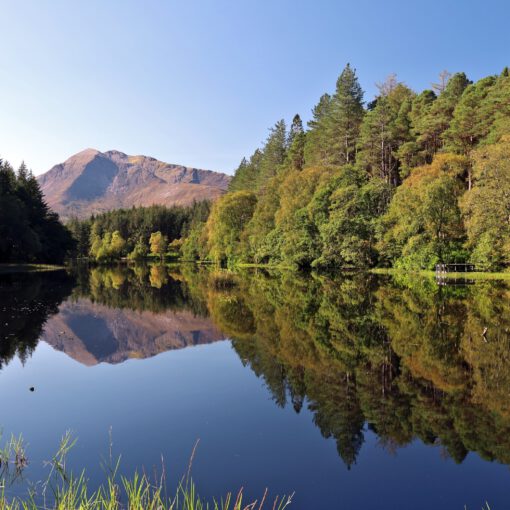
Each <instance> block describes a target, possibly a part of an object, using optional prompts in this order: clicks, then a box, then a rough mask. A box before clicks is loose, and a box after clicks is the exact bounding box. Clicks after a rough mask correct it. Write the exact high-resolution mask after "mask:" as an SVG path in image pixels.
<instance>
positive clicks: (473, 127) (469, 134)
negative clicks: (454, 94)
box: [443, 76, 496, 155]
mask: <svg viewBox="0 0 510 510" xmlns="http://www.w3.org/2000/svg"><path fill="white" fill-rule="evenodd" d="M495 82H496V79H495V77H494V76H489V77H487V78H483V79H482V80H480V81H478V82H477V83H474V84H471V85H469V86H468V87H467V88H466V90H465V91H464V93H463V94H462V97H461V98H460V101H459V102H458V104H457V106H456V107H455V110H454V112H453V119H452V121H451V123H450V127H449V128H448V130H447V131H446V132H445V133H444V135H443V138H444V140H445V142H446V148H447V149H448V150H451V151H454V152H458V153H461V154H466V155H467V154H469V152H470V151H471V150H472V149H473V148H474V147H475V146H476V145H477V144H478V142H479V141H480V140H481V139H482V138H483V137H484V136H486V135H487V134H488V132H489V129H490V126H489V125H488V123H489V124H490V117H492V115H489V116H488V117H489V118H487V116H484V115H483V112H482V109H481V105H482V103H483V102H484V100H485V98H486V97H487V94H489V93H490V91H491V89H492V87H493V86H494V83H495ZM487 121H489V122H487Z"/></svg>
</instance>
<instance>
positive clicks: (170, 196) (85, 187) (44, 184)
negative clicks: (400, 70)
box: [38, 148, 231, 218]
mask: <svg viewBox="0 0 510 510" xmlns="http://www.w3.org/2000/svg"><path fill="white" fill-rule="evenodd" d="M230 179H231V177H230V176H228V175H226V174H223V173H220V172H213V171H210V170H202V169H198V168H191V167H186V166H183V165H177V164H169V163H165V162H163V161H158V160H157V159H155V158H152V157H149V156H129V155H127V154H125V153H123V152H121V151H118V150H110V151H106V152H100V151H98V150H97V149H93V148H88V149H84V150H82V151H80V152H78V153H76V154H74V155H73V156H71V157H70V158H68V159H67V160H66V161H64V162H63V163H60V164H58V165H55V166H54V167H53V168H51V170H49V171H48V172H46V173H45V174H43V175H40V176H39V177H38V180H39V183H40V185H41V189H42V191H43V193H44V195H45V198H46V201H47V203H48V205H49V206H50V207H51V208H52V209H53V210H55V211H56V212H58V213H59V214H60V215H61V216H63V217H64V218H68V217H70V216H77V217H87V216H89V215H91V214H96V213H100V212H104V211H107V210H110V209H118V208H122V207H132V206H133V205H135V206H148V205H153V204H161V205H167V206H171V205H187V204H190V203H192V202H193V201H195V200H204V199H210V200H214V199H216V198H218V197H219V196H220V195H222V194H223V193H224V192H225V191H226V190H227V187H228V184H229V182H230Z"/></svg>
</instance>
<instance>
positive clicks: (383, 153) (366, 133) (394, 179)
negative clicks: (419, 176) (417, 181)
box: [358, 75, 414, 186]
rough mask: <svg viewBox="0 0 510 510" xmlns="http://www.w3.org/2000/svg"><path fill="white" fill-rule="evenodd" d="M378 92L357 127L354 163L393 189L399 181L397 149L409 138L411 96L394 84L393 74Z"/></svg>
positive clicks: (401, 85)
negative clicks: (359, 125) (356, 157)
mask: <svg viewBox="0 0 510 510" xmlns="http://www.w3.org/2000/svg"><path fill="white" fill-rule="evenodd" d="M381 91H382V92H381V94H380V95H379V96H378V97H377V101H376V104H375V107H374V108H373V109H372V110H371V111H369V112H368V113H367V114H366V115H365V117H364V119H363V123H362V125H361V129H360V138H359V142H358V149H359V154H358V162H359V164H360V165H361V167H362V168H364V169H365V170H366V171H367V172H368V173H369V174H370V175H372V176H374V175H377V176H379V177H380V178H381V179H384V180H385V182H387V183H388V184H392V185H393V186H396V185H397V184H398V183H399V181H400V173H399V168H400V160H399V157H398V150H399V148H400V146H401V145H403V144H404V143H405V142H408V141H409V140H410V139H411V134H410V123H409V121H408V113H409V109H410V105H411V100H412V98H413V96H414V94H413V92H412V91H411V90H410V89H409V88H408V87H406V86H405V85H403V84H398V83H397V84H395V82H394V76H393V75H392V76H391V81H390V82H389V83H386V84H383V85H381Z"/></svg>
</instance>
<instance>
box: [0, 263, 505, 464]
mask: <svg viewBox="0 0 510 510" xmlns="http://www.w3.org/2000/svg"><path fill="white" fill-rule="evenodd" d="M72 278H73V279H74V281H75V286H74V288H73V289H72V293H71V288H72V284H71V277H70V276H68V275H66V274H65V273H62V274H61V273H58V274H57V273H54V274H52V275H51V276H50V275H38V276H37V277H32V276H31V277H30V278H27V277H20V276H12V275H11V276H9V277H4V278H2V280H1V281H0V300H1V303H2V304H1V306H0V314H1V316H0V319H1V321H2V324H5V326H3V327H2V335H1V336H2V337H3V339H2V342H1V344H0V345H1V352H0V355H1V360H2V363H5V362H8V361H9V360H10V359H11V358H12V357H13V356H14V355H15V354H17V355H18V356H20V357H21V358H24V357H26V356H27V355H29V354H30V352H31V350H32V349H33V348H34V347H35V345H36V343H37V339H38V338H39V337H40V338H42V339H43V340H45V341H46V342H47V343H49V344H51V345H52V346H54V347H55V348H56V349H59V350H62V351H64V352H65V353H67V354H68V355H69V356H72V357H73V358H74V359H76V360H78V361H80V362H82V363H84V364H88V365H90V364H95V363H98V362H108V363H119V362H121V361H124V360H125V359H127V358H133V357H137V358H145V357H150V356H154V355H155V354H158V353H160V352H163V351H166V350H170V349H176V348H181V347H186V346H189V345H196V344H199V343H209V342H213V341H216V340H220V339H222V338H225V337H228V338H230V339H231V340H232V345H233V347H234V349H235V351H236V352H237V354H238V355H239V357H240V359H241V360H242V362H243V364H245V365H247V366H249V367H250V368H251V370H253V372H255V374H256V375H257V376H259V377H260V378H263V380H264V381H265V383H266V385H267V388H268V389H269V391H270V393H271V395H272V398H273V400H274V402H275V404H276V405H278V406H281V407H285V406H292V408H293V409H294V410H295V412H296V413H299V412H300V411H301V410H302V409H303V407H304V406H306V407H307V408H309V409H310V410H311V411H312V413H313V420H314V423H315V425H316V426H317V428H318V429H319V430H320V432H321V434H322V435H323V436H324V437H326V438H330V437H331V438H334V440H335V441H336V446H337V450H338V454H339V456H340V457H341V459H342V460H343V462H344V463H345V464H346V465H347V466H348V467H351V466H353V465H354V464H355V463H356V460H357V458H358V455H359V453H360V450H361V449H362V447H363V443H364V438H365V435H366V430H367V427H368V428H369V429H371V430H372V431H374V432H375V433H376V434H377V436H378V438H379V442H380V444H381V445H382V446H383V447H384V448H386V449H387V450H388V451H389V452H394V451H395V450H396V449H398V448H399V447H402V446H405V445H407V444H409V443H411V442H412V441H413V440H415V439H416V438H418V439H420V440H421V441H422V442H423V443H425V444H430V445H439V446H440V447H441V448H442V449H443V452H444V455H445V456H448V457H451V458H452V459H454V460H455V461H456V462H459V463H460V462H462V461H463V460H464V458H465V457H466V455H467V453H468V452H470V451H474V452H477V453H478V454H479V455H480V456H481V457H482V458H484V459H487V460H496V461H499V462H502V463H505V464H510V399H509V397H510V338H509V331H510V300H509V298H510V288H509V286H508V284H505V283H498V282H487V283H477V284H476V285H470V286H456V287H449V286H438V285H437V284H436V282H434V281H433V280H426V279H414V280H413V279H409V280H406V279H400V280H398V279H390V278H387V277H384V278H383V277H376V276H374V275H372V276H371V275H366V274H352V275H347V276H343V277H339V278H336V279H329V278H326V277H321V276H317V275H311V276H305V275H300V276H299V275H295V274H292V273H272V274H268V273H267V272H264V271H255V272H253V271H252V272H248V271H246V272H240V273H238V274H236V275H235V277H234V280H233V281H231V282H230V284H229V285H218V284H217V280H216V275H215V273H214V271H211V270H207V269H200V270H196V269H195V268H193V267H192V266H184V267H182V268H169V267H163V266H152V267H117V268H95V269H92V270H88V269H79V268H78V269H76V270H73V272H72ZM50 281H51V284H49V282H50ZM70 293H71V295H70V297H69V298H68V296H69V294H70ZM66 298H67V299H66ZM64 300H65V301H64ZM62 301H64V302H63V303H62V304H60V303H61V302H62ZM59 304H60V308H59V313H58V314H56V312H57V307H58V305H59ZM51 314H55V315H53V316H52V317H51V318H49V320H47V319H48V316H49V315H51ZM28 319H29V320H28ZM45 321H47V322H46V325H45V326H44V332H42V333H41V331H42V327H43V324H44V323H45Z"/></svg>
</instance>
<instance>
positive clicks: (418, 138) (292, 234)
mask: <svg viewBox="0 0 510 510" xmlns="http://www.w3.org/2000/svg"><path fill="white" fill-rule="evenodd" d="M378 88H379V94H378V96H377V97H376V98H375V99H374V101H372V102H370V103H368V104H365V103H364V100H363V96H364V93H363V91H362V89H361V87H360V85H359V83H358V79H357V77H356V73H355V70H354V69H353V68H352V67H351V66H350V65H347V66H346V67H345V69H344V70H343V71H342V73H341V75H340V77H339V78H338V81H337V84H336V90H335V92H334V93H333V94H332V95H329V94H324V95H323V96H322V97H321V98H320V100H319V102H318V103H317V105H316V106H315V107H314V109H313V118H312V120H311V121H310V122H309V123H308V130H305V129H304V128H303V124H302V121H301V119H300V117H299V115H296V116H295V117H294V119H293V121H292V124H291V126H290V129H287V127H286V124H285V122H284V121H283V120H280V121H278V122H277V123H276V124H275V126H274V127H273V128H272V129H271V130H270V133H269V136H268V138H267V140H266V142H265V144H264V145H263V147H261V148H259V149H257V150H256V151H255V152H254V153H253V154H252V156H251V157H250V158H249V159H243V160H242V161H241V164H240V165H239V167H238V168H237V170H236V172H235V176H234V178H233V179H232V181H231V185H230V189H229V193H228V194H226V195H225V196H224V197H222V198H221V199H219V200H218V201H217V202H216V203H215V204H214V206H213V208H212V211H211V215H210V216H209V218H208V220H207V222H197V223H195V225H194V226H193V228H192V229H191V230H190V235H189V236H188V238H187V239H186V240H185V241H184V245H183V248H184V249H185V251H186V255H187V256H188V257H189V256H192V257H194V258H201V259H212V260H214V261H216V262H219V263H222V264H235V263H237V262H254V263H276V264H282V263H283V264H292V265H296V266H299V267H319V268H338V267H349V266H351V267H366V266H375V265H381V266H397V267H413V268H432V267H433V266H434V265H435V264H436V263H438V262H446V263H448V262H454V261H455V262H463V261H471V262H474V263H476V264H477V265H478V266H479V267H480V268H486V269H489V268H490V269H494V268H500V267H502V266H504V265H506V264H508V262H510V258H509V256H508V254H509V253H510V252H509V248H510V221H509V217H510V199H509V196H508V190H509V189H510V136H509V134H510V76H509V71H508V69H506V68H505V69H504V71H503V72H502V73H501V75H499V76H489V77H487V78H483V79H482V80H480V81H478V82H476V83H472V82H471V81H470V80H469V79H468V78H467V77H466V75H465V74H464V73H457V74H454V75H451V76H450V75H449V74H448V73H446V72H444V73H442V74H441V75H440V81H439V83H437V84H434V85H433V89H431V90H425V91H423V92H421V93H419V94H417V93H416V92H414V91H413V90H411V89H410V88H409V87H407V86H406V85H405V84H404V83H401V82H399V81H397V79H396V78H395V76H390V77H389V78H388V79H387V80H386V81H385V82H384V83H381V84H379V85H378Z"/></svg>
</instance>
